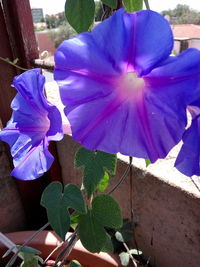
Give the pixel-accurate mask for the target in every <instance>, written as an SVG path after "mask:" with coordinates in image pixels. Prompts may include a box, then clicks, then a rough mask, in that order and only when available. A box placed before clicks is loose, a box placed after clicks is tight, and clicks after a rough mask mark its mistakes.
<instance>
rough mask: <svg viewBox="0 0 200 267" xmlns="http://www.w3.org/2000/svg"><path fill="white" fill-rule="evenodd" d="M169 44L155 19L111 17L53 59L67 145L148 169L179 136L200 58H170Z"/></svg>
mask: <svg viewBox="0 0 200 267" xmlns="http://www.w3.org/2000/svg"><path fill="white" fill-rule="evenodd" d="M172 48H173V36H172V32H171V28H170V26H169V24H168V22H167V21H166V20H165V19H164V18H163V17H162V16H161V15H159V14H158V13H156V12H153V11H150V10H142V11H139V12H136V13H126V12H125V11H124V9H120V10H119V11H117V12H116V13H115V14H114V15H113V16H112V17H110V18H108V19H107V20H105V21H103V22H102V23H101V24H99V25H98V26H97V27H96V28H95V29H94V30H93V31H92V32H91V33H82V34H80V35H78V36H76V37H74V38H71V39H69V40H66V41H64V42H63V43H62V44H61V45H60V46H59V48H58V50H57V52H56V54H55V64H56V66H55V71H54V78H55V80H56V81H57V82H58V85H59V87H60V94H61V99H62V101H63V104H64V105H65V106H66V107H65V114H66V116H67V117H68V119H69V121H70V125H71V128H72V135H73V138H74V139H75V140H76V141H78V142H80V143H81V144H82V145H83V146H85V147H86V148H88V149H91V150H95V149H98V150H102V151H105V152H108V153H117V152H121V153H122V154H124V155H130V156H135V157H140V158H146V159H150V160H151V162H155V161H156V160H157V159H158V158H164V157H165V156H166V155H167V153H168V152H169V151H170V150H171V148H172V147H173V146H174V145H175V144H177V143H178V142H179V141H180V140H181V138H182V134H183V132H184V130H185V126H186V122H187V118H186V106H187V105H188V103H190V102H191V101H193V98H194V97H196V95H197V94H198V97H199V94H200V91H199V90H198V89H197V85H198V83H199V79H200V76H199V73H200V52H199V51H198V50H196V49H189V50H187V51H186V52H184V53H182V54H181V55H179V56H177V57H170V56H169V55H170V53H171V50H172Z"/></svg>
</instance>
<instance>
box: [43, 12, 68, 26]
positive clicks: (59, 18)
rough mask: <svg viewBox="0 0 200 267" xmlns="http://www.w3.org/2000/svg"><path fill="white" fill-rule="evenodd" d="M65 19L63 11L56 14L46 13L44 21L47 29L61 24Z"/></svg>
mask: <svg viewBox="0 0 200 267" xmlns="http://www.w3.org/2000/svg"><path fill="white" fill-rule="evenodd" d="M64 21H66V18H65V15H64V12H62V13H59V14H56V15H46V16H45V22H46V24H47V28H48V29H54V28H57V27H58V26H60V25H62V24H63V23H64Z"/></svg>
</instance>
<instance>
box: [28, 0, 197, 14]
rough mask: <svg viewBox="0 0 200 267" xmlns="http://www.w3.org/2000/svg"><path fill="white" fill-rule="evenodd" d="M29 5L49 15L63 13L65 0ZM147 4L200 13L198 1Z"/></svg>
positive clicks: (158, 0) (151, 1)
mask: <svg viewBox="0 0 200 267" xmlns="http://www.w3.org/2000/svg"><path fill="white" fill-rule="evenodd" d="M30 4H31V7H32V8H34V7H37V8H43V11H44V14H49V15H51V14H56V13H59V12H62V11H64V5H65V0H57V1H51V0H30ZM149 4H150V7H151V9H152V10H155V11H157V12H161V11H163V10H167V9H174V8H175V7H176V5H177V4H185V5H188V6H190V7H191V8H192V9H196V10H197V11H199V12H200V3H199V0H166V1H163V0H149Z"/></svg>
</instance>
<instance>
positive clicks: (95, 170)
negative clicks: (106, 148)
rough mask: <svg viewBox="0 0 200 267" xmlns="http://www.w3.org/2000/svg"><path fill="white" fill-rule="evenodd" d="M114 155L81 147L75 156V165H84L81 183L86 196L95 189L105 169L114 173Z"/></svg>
mask: <svg viewBox="0 0 200 267" xmlns="http://www.w3.org/2000/svg"><path fill="white" fill-rule="evenodd" d="M116 161H117V158H116V155H115V154H108V153H105V152H101V151H90V150H87V149H85V148H83V147H81V148H80V149H79V150H78V151H77V153H76V157H75V167H77V168H80V167H84V173H83V185H84V188H85V190H86V191H87V197H88V198H90V197H91V195H92V193H93V192H94V191H95V190H96V189H97V186H98V184H99V182H100V181H101V179H102V178H103V177H104V174H105V171H107V172H108V174H110V175H114V174H115V171H116Z"/></svg>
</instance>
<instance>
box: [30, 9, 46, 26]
mask: <svg viewBox="0 0 200 267" xmlns="http://www.w3.org/2000/svg"><path fill="white" fill-rule="evenodd" d="M31 12H32V17H33V22H34V23H37V22H41V20H42V19H44V15H43V9H42V8H32V9H31Z"/></svg>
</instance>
